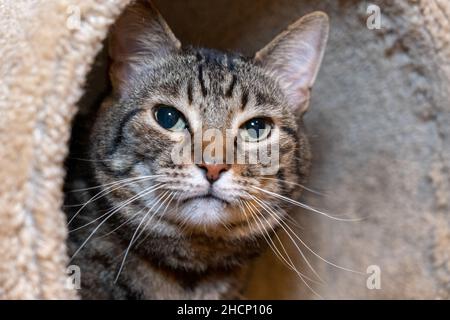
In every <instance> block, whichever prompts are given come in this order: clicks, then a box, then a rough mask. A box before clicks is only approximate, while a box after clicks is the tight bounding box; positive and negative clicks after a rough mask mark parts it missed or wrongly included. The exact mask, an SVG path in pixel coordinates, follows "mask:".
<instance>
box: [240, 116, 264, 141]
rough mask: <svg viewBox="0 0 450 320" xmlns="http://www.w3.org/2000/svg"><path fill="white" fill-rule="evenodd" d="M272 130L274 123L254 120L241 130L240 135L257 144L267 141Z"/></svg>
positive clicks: (260, 119) (261, 119)
mask: <svg viewBox="0 0 450 320" xmlns="http://www.w3.org/2000/svg"><path fill="white" fill-rule="evenodd" d="M271 130H272V122H270V121H269V120H266V119H263V118H253V119H251V120H249V121H247V122H246V123H244V125H243V126H242V127H241V128H240V130H239V135H240V137H241V138H242V139H244V140H245V141H249V142H257V141H262V140H264V139H266V138H267V137H268V136H269V135H270V131H271Z"/></svg>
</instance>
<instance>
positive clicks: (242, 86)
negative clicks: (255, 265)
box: [68, 0, 328, 299]
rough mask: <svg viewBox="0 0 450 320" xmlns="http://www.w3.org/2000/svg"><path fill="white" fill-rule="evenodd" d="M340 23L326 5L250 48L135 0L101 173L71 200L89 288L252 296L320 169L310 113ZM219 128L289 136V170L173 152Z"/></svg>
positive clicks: (96, 136) (140, 295) (114, 56)
mask: <svg viewBox="0 0 450 320" xmlns="http://www.w3.org/2000/svg"><path fill="white" fill-rule="evenodd" d="M327 36H328V17H327V15H326V14H324V13H321V12H314V13H311V14H309V15H307V16H304V17H303V18H301V19H299V20H298V21H296V22H295V23H293V24H292V25H291V26H289V28H288V29H287V30H286V31H284V32H283V33H281V34H280V35H279V36H277V37H276V38H275V39H274V40H273V41H272V42H270V43H269V44H268V45H267V46H266V47H265V48H263V49H262V50H260V51H259V52H257V53H256V54H255V56H254V57H253V58H247V57H243V56H240V55H238V54H233V53H225V52H219V51H216V50H211V49H204V48H194V47H183V46H181V44H180V42H179V41H178V40H177V39H176V38H175V36H174V34H173V33H172V32H171V31H170V29H169V27H168V26H167V24H166V23H165V22H164V20H163V19H162V17H161V16H160V15H159V13H158V12H157V10H156V9H155V8H154V7H153V5H152V4H151V3H149V2H148V1H145V0H139V1H134V2H132V3H131V5H129V6H128V7H127V8H126V9H125V11H124V12H123V13H122V15H121V16H120V17H119V19H118V20H117V22H116V23H115V25H114V26H113V28H112V30H111V33H110V36H109V55H110V60H111V66H110V78H111V83H112V92H111V94H110V96H109V97H108V98H107V99H106V100H105V101H104V102H103V104H102V106H101V107H100V109H99V111H98V114H97V117H96V119H95V125H94V127H93V130H92V132H91V135H90V146H89V148H90V171H89V172H90V173H89V175H90V176H89V178H90V179H89V181H88V182H86V188H84V189H83V190H80V192H77V193H76V194H77V195H78V196H77V198H76V199H77V202H78V203H84V205H82V206H81V208H79V207H70V206H69V208H70V210H69V211H70V212H69V213H68V217H69V229H70V241H69V247H70V250H71V252H70V255H71V256H72V260H71V264H75V265H78V266H80V269H81V279H82V280H81V290H80V293H81V295H82V297H83V298H85V299H165V298H169V299H222V298H228V299H229V298H239V297H241V294H242V290H243V288H244V283H245V273H246V265H248V262H249V260H250V259H252V258H254V257H255V256H257V255H258V254H260V253H261V252H262V251H263V250H264V249H265V247H266V245H267V243H269V244H270V243H271V242H270V237H271V236H273V235H274V233H275V232H276V230H277V228H278V227H279V226H280V224H281V223H283V221H284V220H285V219H287V218H288V213H287V211H288V210H289V203H292V201H291V200H290V199H295V198H296V197H298V196H299V194H300V192H301V190H302V188H301V187H300V186H301V184H303V183H304V182H305V179H306V177H307V174H308V170H309V167H310V162H311V155H310V149H309V145H308V140H307V137H306V135H305V130H304V127H303V125H302V115H303V114H304V113H305V111H306V110H307V107H308V102H309V97H310V90H311V87H312V85H313V83H314V80H315V78H316V75H317V72H318V69H319V66H320V63H321V60H322V56H323V53H324V48H325V45H326V40H327ZM208 129H214V130H216V132H217V130H218V131H219V132H222V133H224V134H225V131H228V132H231V133H232V134H234V135H235V136H238V135H239V136H240V137H242V138H243V141H245V143H246V144H247V145H249V146H250V149H251V148H252V146H253V147H254V146H256V145H260V144H265V145H271V144H277V145H278V147H279V154H277V155H276V156H279V159H278V166H277V168H276V170H275V171H274V172H272V173H271V174H263V173H262V170H261V169H262V167H263V165H262V164H261V163H258V162H257V163H247V164H246V163H225V161H213V162H206V161H204V160H202V159H200V160H201V161H200V162H194V161H193V162H186V163H177V162H175V161H174V159H173V153H172V151H173V149H174V147H175V146H176V145H177V144H179V143H180V141H185V140H184V139H185V138H186V137H187V136H189V137H193V139H192V144H194V142H193V141H194V140H195V139H194V137H197V136H201V135H202V133H203V132H205V131H206V130H208ZM202 139H203V138H201V140H202ZM233 143H234V144H236V140H233V141H232V144H233ZM202 148H204V145H202ZM193 149H194V147H192V150H193ZM250 149H249V150H250ZM189 150H191V149H189ZM202 150H203V149H202ZM247 152H251V151H247ZM217 154H219V152H217ZM214 155H216V153H214ZM216 158H217V157H216ZM215 160H222V159H215ZM80 195H81V196H80ZM72 200H73V199H72ZM72 202H73V201H72Z"/></svg>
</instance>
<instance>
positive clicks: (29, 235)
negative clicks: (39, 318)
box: [0, 0, 450, 299]
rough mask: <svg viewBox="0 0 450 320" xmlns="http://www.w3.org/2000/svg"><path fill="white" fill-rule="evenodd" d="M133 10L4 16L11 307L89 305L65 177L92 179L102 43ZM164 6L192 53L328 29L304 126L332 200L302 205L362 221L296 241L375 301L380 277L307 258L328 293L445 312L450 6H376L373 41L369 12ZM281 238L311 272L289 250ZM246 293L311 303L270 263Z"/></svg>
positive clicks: (360, 281) (6, 251)
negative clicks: (86, 163) (85, 169)
mask: <svg viewBox="0 0 450 320" xmlns="http://www.w3.org/2000/svg"><path fill="white" fill-rule="evenodd" d="M127 4H128V1H120V0H117V1H108V2H103V1H92V2H90V3H82V1H79V2H77V1H75V4H74V1H70V3H69V1H51V2H45V3H40V4H38V5H36V4H32V3H29V2H27V1H14V2H8V3H6V5H5V6H4V7H2V11H0V15H1V19H0V21H2V22H1V23H0V28H2V31H4V32H5V34H7V35H8V37H5V39H8V41H6V42H5V45H4V46H1V48H2V49H0V52H2V55H1V56H2V59H3V61H4V62H5V63H2V64H0V70H1V74H2V75H3V77H2V78H3V81H2V84H0V88H1V90H0V94H1V95H2V103H1V105H2V107H3V108H2V113H4V117H3V119H4V121H2V122H1V135H0V139H2V143H1V145H2V147H1V148H0V151H1V152H2V156H1V157H0V159H1V160H0V161H1V168H2V177H3V181H4V183H3V184H2V187H1V188H2V189H1V192H0V197H1V203H2V206H1V208H2V209H1V210H0V221H1V224H0V226H1V227H0V252H1V253H2V254H1V258H0V297H1V298H5V299H6V298H10V299H12V298H22V299H23V298H76V297H77V292H76V290H67V285H66V284H67V283H66V282H67V276H68V275H67V272H66V265H67V264H68V263H69V262H68V258H67V254H66V247H65V238H66V236H67V229H66V223H67V222H66V218H65V216H64V214H63V213H62V210H61V207H62V205H63V196H64V194H63V182H64V177H65V175H66V169H67V170H68V171H67V179H70V178H71V176H72V174H73V173H74V171H76V170H79V171H82V166H83V161H81V160H79V159H81V158H83V157H84V155H83V153H82V152H80V151H79V150H80V148H82V147H83V145H84V144H85V141H86V140H85V139H86V136H85V133H86V132H87V130H86V128H88V127H89V125H90V123H91V120H92V119H93V118H92V114H93V111H95V109H96V108H97V107H98V106H99V104H100V102H101V100H103V98H104V97H105V96H106V95H107V94H108V90H109V82H108V74H107V64H106V63H105V62H106V60H107V55H106V51H105V50H104V44H105V38H106V36H107V33H108V29H109V27H110V26H111V25H112V24H113V23H114V21H115V19H116V18H117V17H118V15H119V14H120V13H121V12H122V10H123V9H124V7H125V6H126V5H127ZM155 4H156V6H157V7H158V8H159V10H160V11H161V13H162V15H163V16H164V18H165V19H166V20H167V22H168V24H169V25H170V27H171V28H172V30H173V31H174V33H175V34H176V36H177V37H178V38H179V39H180V40H181V41H182V42H183V43H191V44H194V45H202V46H207V47H212V48H218V49H224V50H236V51H238V52H242V53H244V54H246V55H249V56H251V55H253V54H254V52H256V51H257V50H258V49H259V48H261V47H262V46H263V45H264V44H265V43H267V42H268V40H270V39H272V38H273V37H274V36H275V35H276V34H278V33H279V32H280V31H281V30H282V29H284V28H285V27H286V26H287V25H288V24H289V23H290V22H292V21H295V20H296V19H297V18H299V17H300V16H302V15H304V14H306V13H308V12H311V11H315V10H322V11H324V12H326V13H327V14H328V15H329V16H330V21H331V29H330V36H329V43H328V49H327V52H326V54H325V57H324V61H323V65H322V69H321V71H320V74H319V77H318V79H317V83H316V85H315V88H314V93H313V96H312V101H311V105H310V110H309V112H308V114H307V115H306V117H305V123H306V125H307V129H308V132H309V134H310V136H312V139H311V144H312V149H313V155H314V162H313V166H312V174H311V177H310V182H309V184H308V186H310V187H311V188H314V189H319V190H323V191H324V193H325V194H327V195H326V196H317V195H314V194H305V195H304V198H303V200H304V201H305V202H306V203H308V204H311V205H314V206H316V207H320V208H324V209H327V210H328V211H330V212H333V213H335V214H339V213H345V214H348V215H350V216H357V217H361V218H364V219H363V220H362V221H361V222H357V223H342V222H336V221H330V220H327V219H324V218H323V217H318V216H316V215H314V214H311V213H310V212H308V211H306V210H301V211H300V210H299V212H298V213H297V214H296V215H295V216H294V218H295V219H297V220H298V222H299V223H300V224H301V225H302V229H299V230H298V233H297V234H298V235H299V236H300V237H301V239H302V240H303V241H304V242H305V243H307V244H308V246H309V247H310V248H311V249H312V251H314V252H315V253H317V254H318V255H319V256H320V257H323V258H326V260H329V261H331V262H333V263H334V264H336V265H338V266H343V267H348V268H352V269H356V270H359V271H363V272H365V271H366V270H368V268H369V267H371V266H378V267H379V269H380V270H381V279H382V286H381V289H380V290H376V289H370V288H368V287H367V285H366V284H367V282H366V280H367V278H368V276H370V274H368V275H361V274H354V273H349V272H346V271H344V270H342V269H339V268H336V267H335V266H332V265H330V264H327V263H326V262H324V261H323V260H321V259H320V258H319V257H318V256H316V255H314V254H313V253H312V252H309V251H308V250H307V249H305V248H304V247H302V248H303V249H304V251H305V252H304V253H305V255H306V258H307V259H308V260H309V261H310V262H311V263H312V265H313V267H314V269H315V270H316V272H317V273H318V274H320V276H321V277H322V278H323V279H324V280H325V283H326V285H325V286H322V287H320V289H319V291H320V294H321V295H322V296H323V297H326V298H436V297H439V298H448V297H449V296H448V294H449V293H448V292H449V291H448V283H449V282H450V277H449V274H450V271H449V270H448V264H446V263H445V262H446V261H447V260H448V257H447V252H448V248H449V246H450V244H449V241H448V239H449V234H450V229H449V228H450V227H449V224H448V206H449V203H450V199H449V194H450V192H449V191H450V176H449V172H450V170H449V168H448V159H449V153H450V152H449V151H450V150H449V146H450V141H448V140H449V139H450V133H449V132H448V130H449V129H448V126H447V125H446V124H448V122H449V121H450V109H449V105H448V99H449V92H448V88H449V85H448V84H449V79H450V69H449V67H448V61H449V59H450V58H449V57H450V45H449V41H450V38H449V36H448V34H449V33H448V31H449V25H448V17H449V16H450V6H449V5H448V4H446V3H445V1H433V2H430V1H417V2H415V3H414V4H411V3H409V2H407V1H398V2H395V3H392V2H389V3H388V2H385V1H375V2H374V4H376V5H378V7H379V8H380V13H381V27H380V28H379V29H377V28H374V29H370V28H368V27H367V18H368V13H367V7H368V3H367V2H365V1H350V0H348V1H345V0H343V1H309V0H305V1H292V0H282V1H276V2H275V1H269V0H267V1H259V2H258V3H242V2H240V1H234V0H233V1H216V2H215V3H214V5H211V3H210V1H200V0H198V1H194V2H189V3H186V2H184V1H178V0H175V1H170V2H169V1H155ZM71 6H75V7H72V9H73V8H76V9H77V10H78V9H79V11H75V12H77V14H78V13H79V18H80V24H79V25H78V26H77V27H75V28H72V27H70V28H69V27H67V19H68V17H69V16H70V15H71V14H73V12H74V11H73V10H68V8H69V7H71ZM36 25H39V26H40V27H39V28H36ZM24 34H26V35H27V37H24V36H23V35H24ZM2 42H3V39H2ZM75 115H76V116H75ZM5 119H6V120H7V121H5ZM73 119H74V120H73ZM72 120H73V121H72ZM70 137H72V138H71V140H70V139H69V138H70ZM69 141H71V144H70V148H69ZM77 158H78V160H77ZM280 237H281V238H282V240H283V244H284V245H285V246H286V248H287V250H288V251H289V252H290V253H291V257H292V259H294V261H295V263H296V264H297V265H298V266H299V267H300V268H302V269H304V268H307V266H306V265H305V262H304V260H303V258H302V257H301V255H300V254H299V251H298V249H297V248H296V246H295V245H294V244H293V243H292V241H291V240H290V239H289V237H287V236H286V235H283V234H280ZM247 287H248V291H247V296H248V297H251V298H314V295H313V294H312V293H311V291H310V290H308V288H306V287H305V286H304V285H303V284H302V283H301V282H300V281H298V278H297V277H296V275H295V274H293V273H290V272H288V269H287V268H286V266H284V265H283V264H282V263H280V262H279V261H278V260H277V258H276V257H275V256H274V255H273V254H272V253H270V251H267V253H266V254H264V256H262V257H261V258H259V259H258V260H257V261H256V262H255V264H254V266H253V268H252V275H251V277H250V280H249V282H248V285H247Z"/></svg>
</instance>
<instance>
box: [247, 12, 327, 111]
mask: <svg viewBox="0 0 450 320" xmlns="http://www.w3.org/2000/svg"><path fill="white" fill-rule="evenodd" d="M328 30H329V20H328V16H327V14H326V13H323V12H320V11H317V12H313V13H310V14H308V15H306V16H304V17H302V18H300V19H299V20H297V21H296V22H294V23H293V24H291V25H290V26H289V27H288V28H287V30H285V31H284V32H282V33H281V34H279V35H278V36H277V37H276V38H275V39H274V40H272V41H271V42H270V43H269V44H268V45H267V46H265V47H264V48H263V49H261V50H260V51H258V52H257V53H256V55H255V62H256V63H258V64H260V65H262V66H263V67H265V68H266V69H268V70H269V71H270V72H271V73H272V74H273V75H275V77H276V78H277V79H278V81H279V83H280V85H281V88H282V89H283V91H284V93H285V95H286V97H287V98H288V102H289V103H290V104H291V106H292V107H293V108H294V109H295V110H296V112H297V113H298V112H299V113H300V114H302V113H304V112H305V111H306V110H307V108H308V103H309V96H310V91H311V87H312V85H313V84H314V81H315V79H316V76H317V73H318V71H319V67H320V64H321V62H322V58H323V54H324V51H325V46H326V43H327V39H328Z"/></svg>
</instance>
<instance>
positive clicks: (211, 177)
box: [197, 163, 230, 183]
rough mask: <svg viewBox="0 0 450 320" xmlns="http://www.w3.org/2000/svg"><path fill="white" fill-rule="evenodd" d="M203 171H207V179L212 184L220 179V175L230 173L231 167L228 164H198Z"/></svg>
mask: <svg viewBox="0 0 450 320" xmlns="http://www.w3.org/2000/svg"><path fill="white" fill-rule="evenodd" d="M197 166H199V167H200V168H201V169H203V170H205V172H206V179H208V181H209V182H210V183H213V182H215V181H217V180H219V178H220V174H221V173H222V172H225V171H228V170H229V169H230V165H228V164H205V163H201V164H198V165H197Z"/></svg>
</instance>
